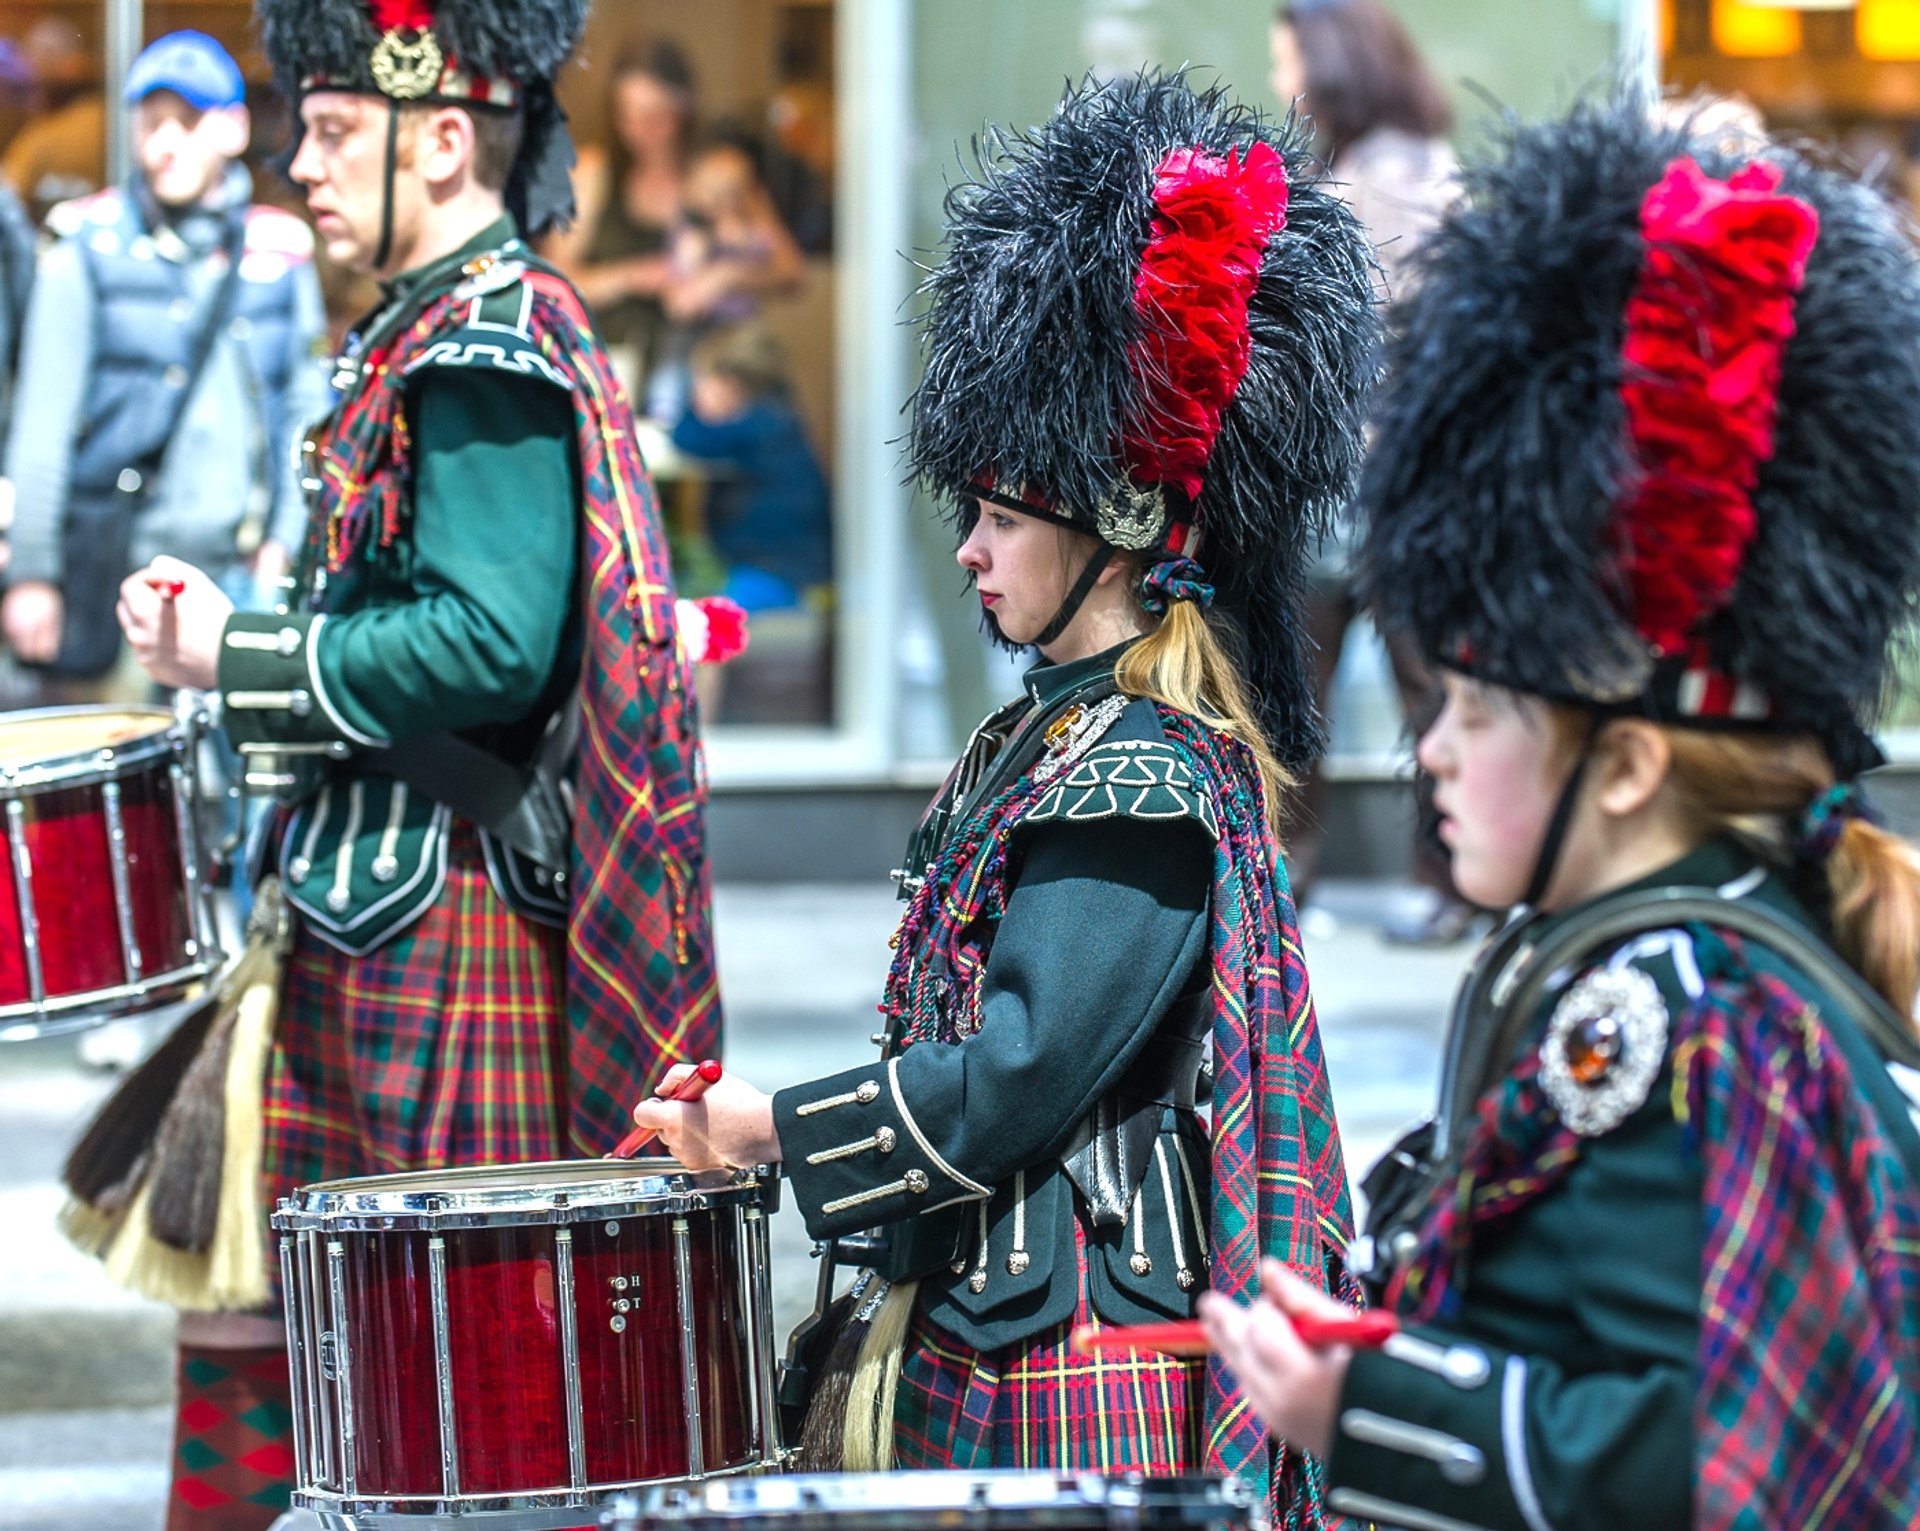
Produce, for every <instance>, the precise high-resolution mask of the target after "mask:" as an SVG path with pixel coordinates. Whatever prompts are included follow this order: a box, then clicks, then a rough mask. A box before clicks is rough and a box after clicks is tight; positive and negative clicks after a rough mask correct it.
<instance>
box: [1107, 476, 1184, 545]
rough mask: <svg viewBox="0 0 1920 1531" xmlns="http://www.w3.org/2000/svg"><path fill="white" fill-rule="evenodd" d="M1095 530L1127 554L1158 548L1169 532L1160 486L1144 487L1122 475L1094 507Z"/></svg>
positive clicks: (1164, 500) (1165, 500)
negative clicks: (1164, 535) (1162, 538)
mask: <svg viewBox="0 0 1920 1531" xmlns="http://www.w3.org/2000/svg"><path fill="white" fill-rule="evenodd" d="M1093 529H1094V531H1095V532H1096V533H1097V534H1098V535H1099V537H1100V540H1101V541H1102V542H1106V543H1111V544H1112V545H1113V546H1114V547H1117V548H1119V549H1121V550H1122V551H1124V552H1128V553H1142V552H1145V551H1146V550H1147V549H1148V548H1151V547H1157V546H1158V545H1159V543H1160V538H1161V536H1162V535H1163V534H1164V533H1165V532H1166V529H1167V497H1166V495H1165V494H1163V493H1162V492H1161V490H1160V486H1159V485H1157V484H1151V485H1145V486H1143V485H1140V484H1136V483H1135V482H1134V481H1133V480H1132V479H1130V478H1127V477H1125V476H1124V475H1122V476H1121V477H1120V478H1118V479H1116V480H1115V481H1114V485H1113V488H1112V489H1110V490H1108V491H1107V497H1106V498H1105V499H1104V500H1102V501H1101V502H1100V503H1099V504H1098V505H1096V506H1094V508H1093Z"/></svg>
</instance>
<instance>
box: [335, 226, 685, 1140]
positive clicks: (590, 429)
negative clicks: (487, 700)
mask: <svg viewBox="0 0 1920 1531" xmlns="http://www.w3.org/2000/svg"><path fill="white" fill-rule="evenodd" d="M512 258H513V259H514V260H515V261H516V262H523V263H524V264H525V265H526V270H525V273H524V275H523V276H522V277H521V280H522V281H523V282H524V283H525V284H526V286H527V287H528V288H529V289H530V290H531V292H532V299H533V301H532V303H531V304H530V306H529V308H528V311H527V314H528V317H527V324H526V329H527V334H528V336H529V339H530V342H531V344H532V345H533V346H534V348H535V349H537V351H538V352H539V354H540V355H541V356H542V357H543V358H544V359H545V361H546V363H547V365H548V366H549V367H550V368H551V369H552V372H553V374H554V375H555V376H557V377H558V378H559V379H561V380H562V381H563V382H565V384H566V385H567V386H568V388H569V389H570V390H571V392H572V396H573V405H574V419H575V444H576V449H577V456H578V459H579V464H580V474H581V488H582V497H581V498H582V526H581V544H580V552H581V586H582V591H581V598H582V601H583V603H584V608H585V618H586V622H585V649H584V654H583V657H582V661H581V677H580V696H581V729H580V750H579V762H578V774H577V777H576V780H575V783H574V821H573V864H572V867H571V868H570V879H571V886H572V909H571V912H570V915H569V919H568V928H567V936H568V942H567V945H568V960H567V1015H568V1021H569V1026H568V1047H569V1050H570V1058H569V1072H570V1076H571V1078H570V1089H569V1092H568V1098H569V1101H570V1104H571V1113H570V1115H571V1119H570V1122H569V1135H570V1137H571V1139H572V1142H573V1144H574V1146H575V1148H577V1149H578V1150H579V1151H580V1152H583V1153H601V1152H604V1151H606V1150H607V1149H609V1148H611V1147H612V1146H613V1144H614V1143H615V1142H617V1141H618V1139H619V1138H620V1136H621V1135H622V1133H623V1132H624V1131H625V1129H626V1126H627V1111H628V1108H629V1106H630V1105H631V1103H632V1100H633V1098H634V1096H635V1094H636V1092H637V1091H639V1090H641V1089H643V1088H644V1087H645V1086H646V1084H647V1083H649V1082H650V1081H651V1080H653V1079H655V1078H657V1077H658V1076H659V1074H660V1073H661V1072H662V1071H663V1070H664V1069H665V1068H666V1067H667V1066H668V1065H670V1064H672V1063H674V1062H678V1061H680V1060H682V1059H693V1058H701V1057H711V1056H715V1055H717V1054H718V1052H719V1049H720V1035H721V1011H720V999H719V990H718V984H717V982H716V977H715V969H714V959H713V940H712V934H711V927H710V923H709V911H710V907H711V894H710V887H709V880H708V871H707V865H706V842H705V804H706V778H705V763H704V759H703V757H702V754H701V749H700V742H699V735H698V731H697V730H698V720H697V717H696V709H695V704H694V697H693V687H692V684H691V676H690V673H689V668H688V665H687V663H686V661H685V659H684V657H683V656H682V654H681V653H680V648H679V634H678V629H677V625H676V622H675V617H674V589H673V576H672V571H671V568H670V565H669V563H668V556H667V545H666V537H665V534H664V532H663V531H662V529H661V525H660V516H659V511H658V507H657V505H656V503H655V500H654V493H653V482H652V479H651V478H650V477H649V475H648V473H647V469H646V464H645V463H644V462H643V461H642V460H641V457H640V449H639V446H638V444H637V442H636V440H635V437H634V427H633V415H632V411H631V409H630V408H629V406H628V403H627V399H626V395H625V393H624V391H623V390H622V388H621V387H620V384H619V383H618V381H617V380H616V379H615V377H614V375H613V371H612V368H611V366H610V364H609V363H608V360H607V356H606V353H605V351H604V350H603V349H602V347H601V345H600V342H599V340H598V339H597V338H596V337H595V335H594V333H593V328H592V324H591V321H590V320H589V318H588V316H587V311H586V308H585V306H584V304H583V303H582V301H581V299H580V296H579V294H578V293H577V292H575V291H574V289H573V287H572V285H571V284H570V283H569V282H568V281H567V280H566V279H565V278H564V277H562V276H560V275H559V274H558V273H557V272H555V271H553V270H551V269H550V268H548V267H546V266H544V265H541V264H540V263H538V262H536V261H533V260H532V259H531V258H530V257H529V256H528V255H526V253H525V252H524V251H523V250H522V249H521V248H520V247H518V246H515V247H514V249H513V251H512ZM461 275H462V273H461V271H460V270H459V268H458V267H454V268H452V269H450V270H448V271H447V272H446V274H445V278H444V280H445V283H446V290H445V291H444V292H441V293H440V294H439V295H438V296H434V297H430V298H428V299H426V301H424V303H421V304H419V307H418V312H417V314H416V316H415V317H414V318H413V319H412V320H411V321H410V322H408V323H407V324H405V325H404V326H403V327H402V328H401V329H400V330H399V332H398V333H397V334H395V335H394V336H392V337H391V338H390V339H385V340H382V341H381V342H380V343H379V344H378V346H377V348H375V349H374V350H372V351H371V352H370V353H369V354H368V355H367V356H366V357H365V358H364V360H363V362H362V365H361V367H360V369H359V377H358V382H357V385H356V387H355V390H354V392H353V393H352V394H351V395H349V396H348V398H347V399H345V400H344V401H343V403H342V404H341V406H340V408H339V409H338V410H337V411H336V412H335V413H334V415H333V416H332V418H331V420H330V421H329V422H328V425H327V428H326V431H325V438H324V440H323V442H322V443H321V450H320V452H319V454H318V457H317V461H316V467H317V477H318V479H319V482H320V488H319V490H318V493H317V502H316V505H315V510H314V514H313V517H312V519H311V521H310V522H309V526H308V546H307V557H308V558H309V560H312V561H313V563H314V566H321V567H324V568H326V569H327V570H328V571H329V572H331V573H338V572H339V571H341V570H342V569H344V568H345V567H346V566H347V565H348V563H349V562H350V561H351V560H352V559H353V558H354V557H355V555H356V554H358V553H359V552H361V551H362V550H363V549H365V548H366V547H367V546H368V543H369V540H370V539H371V540H372V541H373V542H374V543H375V544H377V545H378V546H380V547H388V546H391V545H392V544H393V543H394V542H395V541H397V540H398V539H399V538H400V537H402V536H403V535H404V533H405V527H406V521H407V516H408V512H409V508H410V505H411V490H410V484H411V465H412V456H413V439H412V432H411V427H410V425H409V422H408V420H407V415H406V408H405V403H406V387H405V384H406V379H407V371H408V368H409V367H410V366H411V365H412V363H413V362H414V361H415V360H416V359H417V358H419V357H420V356H421V355H422V353H424V352H425V351H426V349H427V348H428V347H430V346H431V345H432V344H433V343H434V342H435V341H436V340H437V339H440V338H442V337H444V336H447V335H449V334H452V333H453V332H455V331H457V330H458V329H460V328H461V326H462V325H463V324H464V323H465V321H466V319H467V316H468V312H469V310H470V308H471V306H472V298H471V297H470V296H458V297H457V296H456V295H455V292H456V284H457V283H458V282H459V280H460V278H461ZM413 301H416V302H418V298H417V296H416V299H415V300H413ZM321 561H324V562H321ZM318 604H319V605H320V606H321V607H322V608H323V609H324V604H325V595H324V592H323V595H322V598H321V600H320V602H319V603H318Z"/></svg>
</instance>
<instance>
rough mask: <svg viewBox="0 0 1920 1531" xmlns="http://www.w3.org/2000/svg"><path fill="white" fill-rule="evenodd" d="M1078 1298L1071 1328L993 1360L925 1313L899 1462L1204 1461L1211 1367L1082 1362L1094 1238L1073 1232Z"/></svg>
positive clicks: (1172, 1466) (917, 1322) (1167, 1361)
mask: <svg viewBox="0 0 1920 1531" xmlns="http://www.w3.org/2000/svg"><path fill="white" fill-rule="evenodd" d="M1074 1242H1075V1245H1076V1249H1075V1255H1076V1258H1077V1260H1078V1262H1079V1270H1080V1276H1079V1281H1080V1301H1079V1305H1078V1307H1077V1308H1076V1310H1075V1312H1074V1315H1073V1318H1072V1320H1071V1321H1070V1322H1068V1323H1064V1324H1060V1325H1058V1326H1057V1327H1055V1328H1054V1329H1052V1330H1050V1331H1048V1332H1047V1333H1045V1334H1042V1335H1038V1336H1036V1337H1035V1338H1034V1339H1032V1340H1029V1341H1027V1342H1025V1343H1024V1344H1020V1345H1011V1346H1008V1347H1007V1348H1006V1349H1004V1350H1001V1351H995V1352H991V1353H983V1352H981V1351H978V1350H975V1349H974V1348H973V1347H972V1346H970V1345H967V1344H964V1343H962V1342H961V1341H959V1340H957V1339H955V1338H954V1337H953V1336H952V1335H950V1334H948V1333H947V1332H946V1331H945V1330H944V1329H942V1328H940V1326H939V1325H937V1324H933V1323H929V1322H928V1321H927V1320H926V1319H925V1318H924V1317H923V1316H921V1315H920V1314H919V1313H915V1315H914V1318H913V1323H912V1327H911V1328H909V1329H908V1331H907V1345H906V1354H905V1356H904V1357H903V1359H902V1360H901V1363H900V1391H899V1393H898V1395H897V1400H896V1402H895V1405H894V1415H893V1417H894V1429H893V1454H894V1465H895V1466H896V1467H899V1468H902V1469H911V1468H939V1467H955V1468H962V1469H965V1470H969V1471H972V1470H978V1469H985V1468H991V1467H1018V1468H1043V1467H1044V1468H1055V1469H1060V1468H1064V1469H1067V1470H1069V1471H1081V1472H1098V1473H1123V1472H1140V1473H1149V1474H1154V1475H1157V1476H1168V1475H1172V1474H1177V1473H1183V1472H1190V1471H1192V1469H1193V1464H1194V1463H1195V1462H1196V1461H1198V1460H1199V1458H1200V1455H1201V1446H1200V1425H1201V1416H1202V1413H1203V1412H1204V1408H1205V1401H1204V1398H1203V1392H1204V1381H1203V1377H1202V1368H1201V1363H1200V1362H1198V1361H1189V1360H1179V1359H1176V1358H1175V1357H1172V1356H1127V1357H1121V1356H1117V1355H1115V1354H1114V1353H1112V1352H1101V1353H1098V1354H1095V1355H1090V1356H1082V1355H1075V1354H1074V1353H1073V1352H1072V1350H1071V1349H1070V1348H1069V1347H1068V1341H1069V1340H1070V1339H1071V1337H1072V1335H1073V1331H1074V1329H1075V1328H1077V1327H1078V1326H1079V1325H1081V1324H1092V1323H1097V1322H1098V1315H1096V1314H1095V1313H1094V1311H1093V1307H1092V1304H1091V1303H1090V1301H1089V1300H1088V1295H1087V1289H1088V1274H1087V1242H1086V1232H1085V1230H1084V1229H1082V1228H1080V1227H1079V1226H1078V1225H1076V1226H1075V1229H1074Z"/></svg>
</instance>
